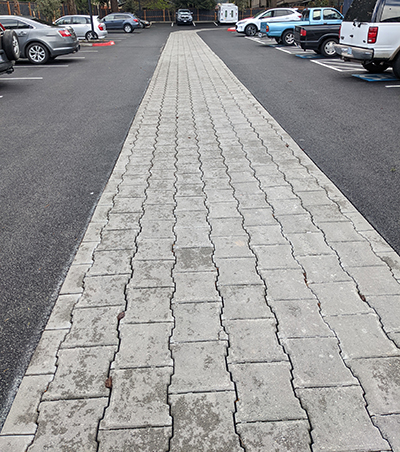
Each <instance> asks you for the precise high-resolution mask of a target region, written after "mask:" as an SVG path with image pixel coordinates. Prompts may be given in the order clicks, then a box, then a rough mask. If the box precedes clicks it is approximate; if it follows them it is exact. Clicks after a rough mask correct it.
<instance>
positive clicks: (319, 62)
mask: <svg viewBox="0 0 400 452" xmlns="http://www.w3.org/2000/svg"><path fill="white" fill-rule="evenodd" d="M311 63H315V64H319V65H321V66H324V67H327V68H328V69H333V70H334V71H338V72H350V71H351V72H353V71H365V69H364V68H360V69H358V68H356V67H348V66H347V67H344V68H343V65H342V63H340V62H339V61H337V62H336V63H333V64H332V63H330V64H328V63H323V62H322V61H316V60H311ZM334 64H337V65H338V67H336V66H335V65H334Z"/></svg>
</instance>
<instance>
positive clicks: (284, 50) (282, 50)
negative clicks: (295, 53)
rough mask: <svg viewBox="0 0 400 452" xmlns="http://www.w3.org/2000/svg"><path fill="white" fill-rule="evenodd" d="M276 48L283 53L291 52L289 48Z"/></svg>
mask: <svg viewBox="0 0 400 452" xmlns="http://www.w3.org/2000/svg"><path fill="white" fill-rule="evenodd" d="M276 49H277V50H280V51H281V52H285V53H290V54H291V53H292V52H291V51H290V50H286V49H282V47H277V48H276Z"/></svg>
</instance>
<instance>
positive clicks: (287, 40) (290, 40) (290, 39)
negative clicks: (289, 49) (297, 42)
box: [282, 30, 294, 46]
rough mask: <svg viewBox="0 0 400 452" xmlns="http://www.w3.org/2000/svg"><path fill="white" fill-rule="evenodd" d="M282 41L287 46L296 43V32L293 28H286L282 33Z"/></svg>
mask: <svg viewBox="0 0 400 452" xmlns="http://www.w3.org/2000/svg"><path fill="white" fill-rule="evenodd" d="M282 42H283V44H285V46H293V45H294V33H293V31H292V30H286V31H285V32H284V33H283V35H282Z"/></svg>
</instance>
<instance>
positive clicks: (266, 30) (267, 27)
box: [265, 25, 269, 33]
mask: <svg viewBox="0 0 400 452" xmlns="http://www.w3.org/2000/svg"><path fill="white" fill-rule="evenodd" d="M265 32H266V33H268V32H269V25H267V26H266V27H265Z"/></svg>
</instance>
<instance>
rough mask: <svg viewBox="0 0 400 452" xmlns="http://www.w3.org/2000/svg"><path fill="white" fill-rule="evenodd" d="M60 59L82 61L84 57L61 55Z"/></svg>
mask: <svg viewBox="0 0 400 452" xmlns="http://www.w3.org/2000/svg"><path fill="white" fill-rule="evenodd" d="M61 58H62V59H66V60H84V59H85V58H86V57H78V56H70V55H63V56H62V57H61Z"/></svg>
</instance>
